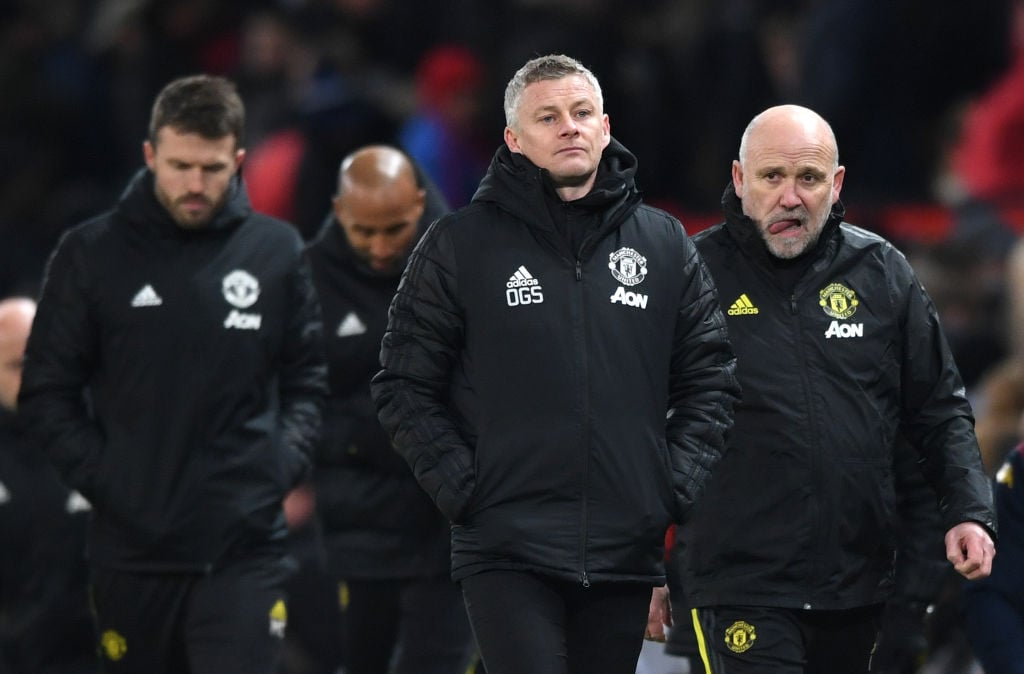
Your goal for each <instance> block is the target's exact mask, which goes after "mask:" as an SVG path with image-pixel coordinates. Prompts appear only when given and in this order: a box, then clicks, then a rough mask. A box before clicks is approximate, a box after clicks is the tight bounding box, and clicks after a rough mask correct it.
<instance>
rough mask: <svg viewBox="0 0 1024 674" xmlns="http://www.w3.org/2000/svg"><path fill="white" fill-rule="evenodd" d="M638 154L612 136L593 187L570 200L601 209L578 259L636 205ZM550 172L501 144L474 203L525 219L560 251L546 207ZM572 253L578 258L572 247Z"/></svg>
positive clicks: (550, 190)
mask: <svg viewBox="0 0 1024 674" xmlns="http://www.w3.org/2000/svg"><path fill="white" fill-rule="evenodd" d="M636 169H637V161H636V157H635V156H633V154H632V153H631V152H630V151H629V150H627V149H626V148H625V147H624V146H623V145H622V144H621V143H619V142H618V141H617V140H615V139H614V138H612V139H611V142H609V143H608V147H606V148H605V150H604V154H603V155H602V157H601V162H600V164H599V166H598V169H597V179H596V180H595V182H594V187H593V189H591V190H590V192H589V193H587V195H586V196H584V197H581V198H580V199H577V200H575V201H573V202H571V203H572V204H573V205H576V206H580V207H583V208H586V209H588V210H591V211H593V212H595V213H597V212H600V211H603V212H601V213H600V221H599V223H597V225H596V227H595V228H594V229H592V230H591V231H589V232H588V235H587V236H586V237H585V238H584V240H583V244H582V246H581V249H580V251H579V255H578V257H579V258H580V259H581V260H585V259H586V257H587V253H588V252H589V251H590V250H592V249H593V243H594V242H596V241H599V240H600V239H601V238H602V237H604V236H605V235H606V234H607V233H608V232H610V231H611V230H613V229H615V228H617V227H619V226H620V225H621V224H622V222H623V221H624V220H625V219H626V218H627V217H629V215H630V214H631V213H633V211H635V210H636V208H637V206H639V205H640V201H641V198H642V197H641V194H640V191H639V189H637V186H636V180H635V177H636ZM553 190H554V188H553V186H552V182H551V175H550V173H548V171H547V170H546V169H543V168H540V167H539V166H537V165H536V164H534V163H533V162H531V161H530V160H529V159H527V158H526V156H525V155H522V154H519V153H514V152H512V151H511V150H509V149H508V147H507V146H505V145H502V146H500V147H499V148H498V150H497V152H495V154H494V158H493V159H492V160H491V165H490V167H489V168H488V169H487V173H486V175H485V176H484V178H483V180H482V181H481V182H480V188H479V189H478V190H477V192H476V194H475V195H473V201H474V202H489V203H493V204H495V205H496V206H497V207H498V208H501V209H502V210H505V211H507V212H509V213H511V214H512V215H514V216H515V217H517V218H519V219H521V220H523V221H524V222H527V223H529V224H530V225H531V226H532V227H534V228H535V229H536V231H537V233H538V235H539V236H540V237H541V238H542V239H543V240H544V241H545V242H547V244H548V245H549V246H552V247H554V248H555V249H556V250H559V251H562V252H563V254H564V251H565V249H566V245H565V243H564V240H563V237H562V235H561V233H560V232H559V231H558V228H557V226H556V225H555V222H554V218H552V216H551V212H550V211H549V209H548V207H547V203H548V202H549V200H550V199H551V198H552V196H555V195H553ZM573 257H577V256H576V254H575V251H573Z"/></svg>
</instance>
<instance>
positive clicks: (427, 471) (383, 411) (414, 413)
mask: <svg viewBox="0 0 1024 674" xmlns="http://www.w3.org/2000/svg"><path fill="white" fill-rule="evenodd" d="M445 222H446V219H445V218H442V219H441V220H439V221H438V222H435V223H434V224H433V225H432V226H431V227H430V228H429V229H428V230H427V232H426V233H425V234H424V236H423V239H422V240H421V241H420V242H419V243H418V244H417V246H416V248H415V249H414V250H413V253H412V255H411V256H410V258H409V263H408V265H407V266H406V269H405V272H404V273H403V275H402V280H401V282H400V283H399V286H398V291H397V292H396V294H395V297H394V299H393V300H392V302H391V308H390V310H389V313H388V326H387V330H386V332H385V333H384V339H383V341H382V342H381V352H380V362H381V367H382V369H381V371H380V372H378V373H377V375H376V376H375V377H374V378H373V382H372V383H371V385H370V390H371V394H372V395H373V398H374V402H375V403H376V405H377V410H378V414H379V418H380V421H381V424H382V425H383V426H384V428H385V430H387V432H388V433H389V434H390V435H391V437H392V440H393V442H394V444H395V447H396V449H397V450H398V452H399V453H400V454H401V455H402V456H403V457H404V458H405V460H406V462H407V463H408V464H409V466H410V468H412V472H413V475H415V476H416V479H417V481H419V483H420V486H421V487H423V489H424V490H426V492H427V494H429V495H430V497H431V498H432V499H433V500H434V503H435V504H436V505H437V507H438V508H439V509H440V510H441V512H443V513H444V514H445V515H446V516H447V517H448V519H449V520H451V521H452V522H459V521H460V519H461V517H462V515H463V513H464V512H465V509H466V505H467V503H468V501H469V498H470V496H471V494H472V492H473V489H474V487H475V485H476V477H475V475H474V474H473V450H472V449H471V448H470V447H469V445H468V444H467V443H466V441H465V440H464V439H463V438H462V436H461V434H460V433H459V430H458V427H457V425H456V423H455V420H454V418H453V416H452V413H451V412H450V410H449V409H448V407H447V405H446V404H445V401H446V399H447V397H448V390H449V382H450V379H451V373H452V370H453V369H454V367H455V364H456V362H457V361H458V357H459V351H460V349H461V347H462V342H463V315H462V312H461V310H460V308H459V306H458V303H457V301H456V299H455V298H456V294H457V287H456V273H455V259H454V253H453V250H452V246H451V242H450V239H449V237H448V236H447V235H446V232H445V230H444V227H443V226H444V224H445Z"/></svg>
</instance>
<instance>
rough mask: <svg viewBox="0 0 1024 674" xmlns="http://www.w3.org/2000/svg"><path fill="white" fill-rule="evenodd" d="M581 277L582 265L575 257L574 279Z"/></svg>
mask: <svg viewBox="0 0 1024 674" xmlns="http://www.w3.org/2000/svg"><path fill="white" fill-rule="evenodd" d="M582 279H583V265H582V264H581V263H580V261H579V258H577V259H576V280H577V281H579V280H582Z"/></svg>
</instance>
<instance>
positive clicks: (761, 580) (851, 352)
mask: <svg viewBox="0 0 1024 674" xmlns="http://www.w3.org/2000/svg"><path fill="white" fill-rule="evenodd" d="M723 206H724V208H725V213H726V221H725V222H724V223H722V224H719V225H716V226H715V227H712V228H711V229H709V230H706V231H704V232H701V233H700V234H698V235H696V236H695V237H694V239H695V242H696V244H697V247H698V248H699V249H700V251H701V253H702V254H703V256H704V259H705V260H706V262H707V264H708V267H709V268H710V269H711V272H712V274H713V276H714V279H715V283H716V284H717V286H718V289H719V297H720V299H721V301H722V309H723V311H724V312H725V313H726V320H727V321H728V324H729V335H730V339H731V341H732V343H733V346H734V349H735V351H736V355H737V359H738V365H737V375H738V377H739V380H740V384H741V385H742V386H743V391H744V396H743V402H742V403H741V404H740V405H739V406H737V408H736V422H735V425H734V427H733V429H732V433H731V435H730V439H729V446H728V450H727V451H726V455H725V458H724V459H723V461H722V462H721V464H720V465H719V467H718V469H717V470H716V472H715V475H714V476H713V478H712V480H711V481H710V483H709V486H708V490H707V492H706V493H705V496H704V499H703V500H702V501H701V502H700V503H699V504H698V506H697V507H696V508H695V509H694V513H693V517H692V518H691V520H690V521H689V523H687V524H686V525H685V526H684V527H683V530H682V531H681V532H680V536H681V538H682V541H683V545H684V547H685V557H684V569H685V572H686V573H685V576H684V584H685V586H686V590H687V593H688V597H687V598H688V601H689V602H690V604H691V605H692V606H708V605H723V604H731V605H758V606H779V607H804V608H815V609H845V608H851V607H856V606H863V605H868V604H874V603H881V602H882V601H884V600H885V599H886V597H887V596H888V594H889V593H890V591H891V588H892V574H893V554H894V550H895V548H896V541H895V540H894V529H893V525H894V516H893V513H894V508H895V505H896V500H895V499H896V497H895V494H894V488H893V485H894V476H893V460H894V457H893V452H894V448H895V443H896V437H897V431H899V430H902V432H903V433H904V435H905V436H906V438H907V440H908V441H909V442H910V444H911V445H912V446H914V447H915V448H916V449H917V450H918V451H919V452H920V465H921V470H922V472H923V473H924V476H925V478H926V479H927V480H928V482H929V483H930V484H931V485H932V487H933V488H934V489H935V490H936V491H937V493H938V495H939V501H938V503H939V508H940V514H941V519H942V526H943V527H944V529H943V531H945V530H948V529H949V528H951V527H953V526H955V525H956V524H958V523H960V522H964V521H968V520H973V521H976V522H979V523H980V524H982V525H983V526H985V527H987V528H988V529H989V530H990V531H994V528H995V523H994V516H993V511H992V498H991V490H990V489H989V485H988V481H987V479H986V477H985V474H984V472H983V469H982V465H981V459H980V454H979V451H978V445H977V441H976V439H975V436H974V419H973V416H972V412H971V408H970V405H969V404H968V401H967V399H966V397H965V395H964V386H963V384H962V383H961V380H960V375H959V373H958V371H957V368H956V365H955V363H954V362H953V356H952V354H951V352H950V349H949V346H948V344H947V343H946V340H945V338H944V337H943V334H942V331H941V329H940V326H939V319H938V316H937V313H936V310H935V306H934V305H933V304H932V301H931V299H930V298H929V297H928V295H927V293H926V292H925V290H924V288H923V287H922V286H921V284H920V283H919V282H918V280H917V278H916V277H915V275H914V273H913V271H912V269H911V267H910V265H909V263H908V262H907V260H906V258H905V257H904V256H903V255H902V254H901V253H900V252H899V251H897V250H896V249H895V248H894V247H893V246H892V245H891V244H890V243H888V242H887V241H885V240H884V239H882V238H881V237H879V236H877V235H875V234H872V233H870V232H867V231H865V230H863V229H860V228H858V227H854V226H853V225H850V224H847V223H844V222H842V216H843V209H842V206H841V204H838V203H837V204H836V206H835V207H833V210H832V213H831V215H830V218H829V221H828V222H827V224H826V225H825V228H824V230H823V233H822V240H821V241H820V242H819V245H817V246H816V247H815V248H814V252H813V253H811V254H813V255H815V256H816V257H815V259H814V260H813V262H812V263H811V264H810V266H809V267H808V269H807V270H806V271H805V273H804V274H803V276H802V277H801V278H800V279H799V280H798V281H797V283H796V285H795V288H794V289H793V291H792V292H789V291H785V290H783V289H782V288H780V287H779V285H778V284H777V283H776V281H775V278H774V277H773V275H772V273H771V269H770V265H771V262H770V261H769V258H768V255H769V253H768V252H767V249H766V247H765V245H764V242H763V241H762V239H761V238H760V235H759V234H758V233H757V231H756V228H755V225H754V223H753V222H752V221H751V220H750V219H749V218H747V217H745V216H744V215H743V213H742V207H741V205H740V202H739V199H738V198H737V197H736V194H735V191H734V190H733V189H732V188H731V187H730V188H729V189H728V190H727V191H726V194H725V196H724V197H723Z"/></svg>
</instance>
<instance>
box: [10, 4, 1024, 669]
mask: <svg viewBox="0 0 1024 674" xmlns="http://www.w3.org/2000/svg"><path fill="white" fill-rule="evenodd" d="M550 52H560V53H566V54H569V55H572V56H574V57H576V58H578V59H579V60H581V61H582V62H583V63H584V64H586V65H587V66H588V67H590V68H591V69H592V70H593V71H594V72H595V73H596V74H597V75H598V76H599V77H600V78H601V81H602V83H603V84H604V86H605V89H606V91H605V100H606V101H607V104H608V105H607V112H608V113H609V116H610V118H611V124H612V133H613V135H615V136H616V137H617V138H619V139H620V140H622V141H623V142H624V143H625V144H626V145H627V146H628V147H629V148H631V150H632V151H633V152H634V153H635V154H636V155H637V156H638V158H639V161H640V168H639V178H638V182H639V185H640V187H641V188H642V189H643V191H644V193H645V197H646V199H647V200H648V201H649V202H651V203H653V204H655V205H658V206H661V207H663V208H665V209H666V210H669V211H670V212H673V213H674V214H676V215H678V216H679V217H680V219H681V220H682V221H683V223H684V225H686V226H687V227H688V228H692V229H694V230H697V229H700V228H703V227H706V226H708V225H710V224H712V223H713V222H716V221H717V220H718V219H719V217H718V213H719V199H720V196H721V193H722V189H723V187H724V186H725V185H726V183H727V181H728V179H729V175H728V172H727V169H728V166H729V163H730V160H731V159H732V158H733V157H734V156H735V154H736V150H737V148H736V147H735V144H736V139H738V138H739V137H740V135H741V133H742V131H743V128H744V126H745V125H746V123H747V121H748V120H749V119H750V118H751V117H752V116H753V115H754V114H755V113H756V112H758V111H760V110H762V109H764V108H766V107H768V106H770V105H774V104H777V103H784V102H792V103H800V104H803V105H806V106H808V107H811V108H813V109H815V110H817V111H818V112H820V113H821V114H822V115H823V116H824V117H825V118H826V119H827V120H828V121H829V122H830V123H831V124H832V126H833V128H834V130H835V132H836V135H837V137H838V138H839V139H840V141H841V142H840V147H841V150H842V153H843V154H842V156H841V157H840V162H841V163H842V164H844V165H845V166H847V168H848V169H849V175H850V176H851V179H850V180H849V181H847V183H846V185H845V186H844V191H843V199H844V201H845V202H847V204H848V217H847V219H848V220H849V221H851V222H853V223H855V224H858V225H861V226H864V227H866V228H868V229H873V230H876V231H878V232H880V233H882V234H885V235H887V236H888V237H889V238H891V239H893V240H894V241H895V242H896V243H897V244H898V245H899V246H900V247H901V248H902V249H903V250H904V251H905V252H906V253H907V255H908V257H910V259H911V262H912V263H913V265H914V267H915V269H916V270H917V272H918V274H919V275H920V277H921V278H922V280H923V281H924V283H925V285H926V286H927V287H928V289H929V292H930V293H931V295H932V297H933V298H934V299H935V301H936V304H937V305H938V306H939V310H940V314H941V316H942V319H943V321H944V326H945V328H946V330H947V334H948V336H949V338H950V340H951V342H952V346H953V350H954V353H955V354H956V356H957V359H958V363H959V365H960V369H961V372H962V374H963V377H964V380H965V383H966V385H967V387H968V389H969V394H970V395H971V397H972V399H973V401H974V403H975V411H976V414H977V416H978V435H979V440H980V441H981V443H982V450H983V454H984V458H985V461H986V467H987V468H988V469H989V470H990V471H992V473H993V474H994V472H995V471H996V470H997V469H998V467H999V465H1000V463H1001V462H1002V458H1003V456H1004V455H1005V454H1006V452H1007V450H1008V449H1009V448H1010V447H1012V446H1013V445H1014V444H1015V443H1016V442H1018V441H1020V439H1021V438H1022V437H1024V428H1022V426H1024V423H1022V416H1021V415H1022V412H1024V364H1022V363H1024V337H1022V335H1024V331H1022V330H1021V329H1020V325H1021V324H1022V322H1024V247H1022V244H1021V243H1020V233H1021V232H1022V231H1024V2H1022V1H1021V0H990V1H988V2H980V3H970V4H968V5H965V4H961V3H936V2H932V1H926V0H780V1H778V2H772V3H764V2H758V1H756V0H629V1H628V2H627V1H626V0H562V2H558V3H551V2H539V1H538V0H490V1H489V2H478V1H475V0H49V1H48V2H45V3H38V2H30V1H29V0H0V90H2V91H3V92H4V95H3V97H2V99H0V152H2V156H3V157H4V164H5V165H6V166H7V169H6V170H5V171H3V172H2V174H0V297H7V296H11V295H17V294H26V295H35V294H36V292H37V291H38V287H39V282H40V280H41V277H42V273H43V268H44V264H45V261H46V258H47V256H48V254H49V252H50V251H51V250H52V248H53V246H54V244H55V243H56V241H57V239H58V238H59V236H60V235H61V233H62V232H63V231H64V230H65V229H67V228H68V227H70V226H71V225H74V224H76V223H78V222H80V221H81V220H83V219H85V218H87V217H90V216H92V215H94V214H96V213H98V212H100V211H102V210H104V209H106V208H107V207H108V206H109V204H110V203H112V201H113V200H114V199H115V198H116V197H117V193H118V191H120V189H121V187H122V186H123V185H124V184H125V183H126V182H127V180H128V178H129V177H130V176H131V174H132V173H133V172H134V171H136V170H137V169H138V168H139V166H140V165H141V159H142V152H141V144H142V141H143V139H144V138H145V136H146V132H147V129H146V125H147V121H148V118H149V109H148V106H149V104H150V102H151V101H152V100H153V97H154V95H155V94H156V93H157V92H158V91H159V90H160V88H161V87H162V86H163V85H164V84H166V83H167V82H168V81H169V80H171V79H172V78H174V77H177V76H181V75H186V74H191V73H196V72H207V73H213V74H222V75H227V76H229V77H231V78H233V79H234V80H235V81H236V82H237V83H238V85H239V88H240V91H241V94H242V97H243V99H244V100H245V103H246V107H247V112H248V119H247V130H246V133H247V138H246V139H245V145H246V147H247V148H248V151H249V154H248V158H247V160H246V164H245V167H244V170H243V177H244V178H245V179H246V181H247V183H248V185H249V190H250V194H251V195H252V200H253V202H254V205H255V206H256V207H257V209H259V210H263V211H266V212H269V213H271V214H274V215H278V216H280V217H283V218H285V219H287V220H289V221H290V222H292V223H294V224H295V226H296V227H297V228H298V229H299V230H300V232H302V234H303V236H304V237H305V238H307V239H311V238H312V237H313V235H314V234H315V233H316V231H317V230H318V229H319V227H320V225H321V223H322V221H323V215H324V211H325V205H326V204H328V203H329V202H330V199H331V195H332V194H333V192H334V190H335V186H336V178H337V171H338V163H339V161H340V160H341V158H342V157H344V156H345V155H346V154H348V153H349V152H351V151H352V150H354V149H356V148H357V147H360V146H362V145H365V144H368V143H373V142H389V143H395V144H397V145H400V146H401V147H403V148H404V149H406V150H407V151H408V152H409V153H410V154H411V155H412V156H414V157H415V158H416V160H417V161H418V162H419V163H420V165H421V166H423V168H424V170H426V171H427V172H428V173H429V174H430V177H431V178H432V179H433V180H434V182H436V184H437V185H438V186H439V188H440V189H441V190H442V192H443V193H444V196H445V197H446V198H447V200H448V201H449V203H450V205H451V206H452V207H459V206H462V205H464V204H466V203H468V202H469V200H470V199H471V197H472V195H473V192H474V190H475V188H476V185H477V183H478V182H479V179H480V178H481V177H482V175H483V171H484V169H485V168H486V166H487V163H488V161H489V160H490V157H491V155H492V154H493V152H494V150H495V149H496V148H497V147H498V145H499V143H500V142H501V130H502V128H503V127H504V117H503V112H502V108H501V101H502V89H503V87H504V85H505V82H506V81H507V79H508V77H509V76H510V75H511V73H512V72H513V71H514V70H515V69H516V68H517V67H518V66H519V65H520V64H521V63H523V62H524V61H525V60H527V59H528V58H530V57H531V56H535V55H540V54H544V53H550ZM1014 326H1016V329H1014ZM939 618H943V615H942V614H941V613H940V615H939ZM949 622H950V624H952V625H954V626H955V624H956V617H955V614H954V617H953V618H951V619H949ZM936 625H937V629H938V628H941V627H942V625H943V623H942V621H941V620H936ZM950 644H953V641H947V642H946V645H947V646H950ZM950 647H951V646H950ZM964 652H965V651H963V650H961V651H960V656H957V655H950V656H949V657H950V658H953V659H955V658H956V657H962V656H963V653H964ZM950 667H951V669H950V670H949V671H955V669H954V668H953V667H954V666H953V665H950ZM936 671H938V670H936Z"/></svg>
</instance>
